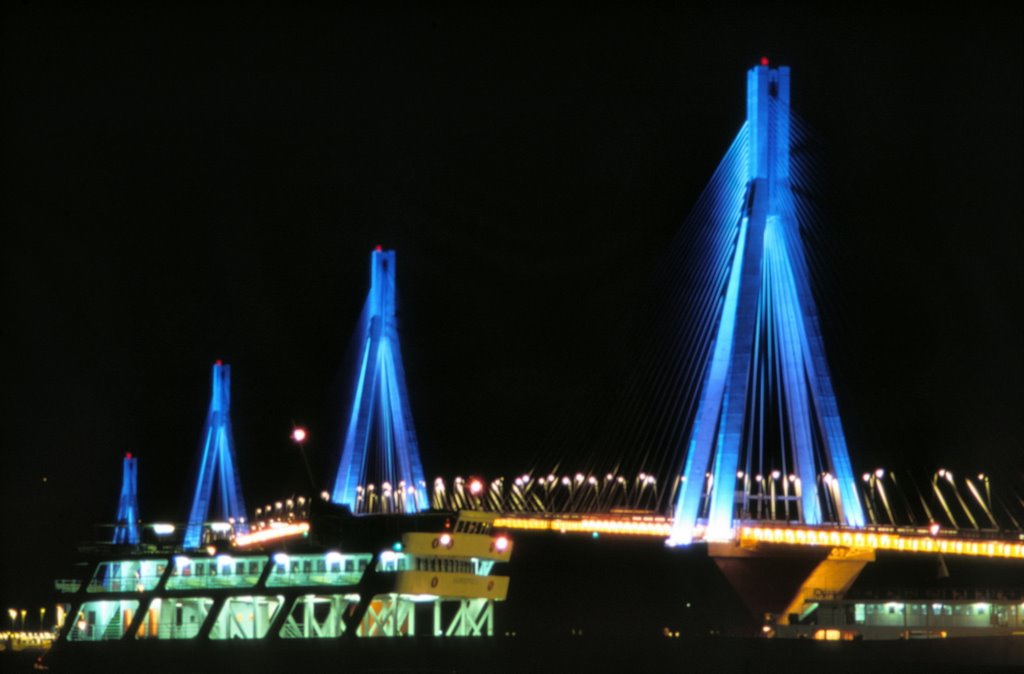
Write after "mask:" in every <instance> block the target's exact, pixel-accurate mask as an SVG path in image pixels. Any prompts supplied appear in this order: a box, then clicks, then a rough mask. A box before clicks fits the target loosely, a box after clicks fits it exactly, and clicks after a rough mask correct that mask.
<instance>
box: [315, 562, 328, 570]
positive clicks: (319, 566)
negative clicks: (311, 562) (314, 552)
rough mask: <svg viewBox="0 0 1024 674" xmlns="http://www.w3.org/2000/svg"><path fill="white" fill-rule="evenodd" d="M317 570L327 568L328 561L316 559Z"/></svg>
mask: <svg viewBox="0 0 1024 674" xmlns="http://www.w3.org/2000/svg"><path fill="white" fill-rule="evenodd" d="M316 570H317V571H320V572H323V571H326V570H327V562H325V561H324V560H322V559H318V560H316Z"/></svg>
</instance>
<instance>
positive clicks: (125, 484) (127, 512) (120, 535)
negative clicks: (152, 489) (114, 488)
mask: <svg viewBox="0 0 1024 674" xmlns="http://www.w3.org/2000/svg"><path fill="white" fill-rule="evenodd" d="M138 462H139V460H138V459H136V458H135V457H133V456H132V453H131V452H128V453H127V454H125V455H124V474H123V475H124V476H123V477H122V478H121V499H120V500H119V501H118V502H117V525H116V526H115V528H114V543H127V544H128V545H138V544H139V502H138V498H137V496H136V487H137V484H138V482H137V479H136V475H137V470H136V469H137V468H138Z"/></svg>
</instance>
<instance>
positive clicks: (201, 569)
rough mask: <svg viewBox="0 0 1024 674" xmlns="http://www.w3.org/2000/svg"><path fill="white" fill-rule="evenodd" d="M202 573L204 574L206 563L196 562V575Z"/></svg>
mask: <svg viewBox="0 0 1024 674" xmlns="http://www.w3.org/2000/svg"><path fill="white" fill-rule="evenodd" d="M204 574H206V565H205V564H196V575H197V576H202V575H204Z"/></svg>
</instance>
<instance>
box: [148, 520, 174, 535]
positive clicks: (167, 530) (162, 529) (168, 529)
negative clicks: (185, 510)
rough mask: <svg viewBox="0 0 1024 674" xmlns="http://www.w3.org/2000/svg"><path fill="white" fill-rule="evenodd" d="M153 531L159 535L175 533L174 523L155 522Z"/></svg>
mask: <svg viewBox="0 0 1024 674" xmlns="http://www.w3.org/2000/svg"><path fill="white" fill-rule="evenodd" d="M153 533H155V534H156V535H157V536H166V535H168V534H173V533H174V525H173V524H163V523H161V524H154V525H153Z"/></svg>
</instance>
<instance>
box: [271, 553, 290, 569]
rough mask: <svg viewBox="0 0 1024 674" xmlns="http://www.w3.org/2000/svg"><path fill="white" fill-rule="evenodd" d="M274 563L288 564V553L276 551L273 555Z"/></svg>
mask: <svg viewBox="0 0 1024 674" xmlns="http://www.w3.org/2000/svg"><path fill="white" fill-rule="evenodd" d="M274 564H278V565H280V566H288V555H286V554H285V553H283V552H279V553H277V554H276V555H274Z"/></svg>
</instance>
